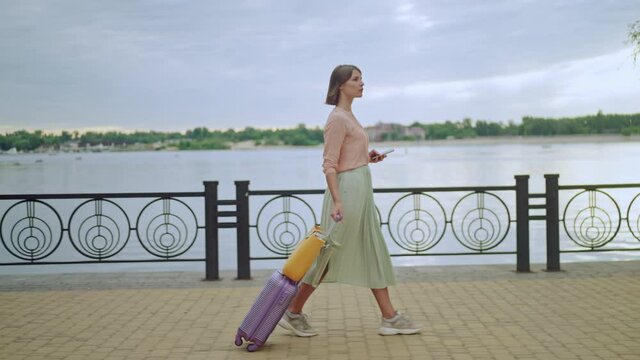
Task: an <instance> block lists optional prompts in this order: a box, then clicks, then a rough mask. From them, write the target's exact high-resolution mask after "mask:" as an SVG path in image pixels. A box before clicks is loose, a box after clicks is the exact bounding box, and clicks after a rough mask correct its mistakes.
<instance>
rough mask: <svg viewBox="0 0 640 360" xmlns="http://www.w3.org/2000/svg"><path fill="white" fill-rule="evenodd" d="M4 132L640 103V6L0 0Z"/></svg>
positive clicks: (433, 116) (618, 109) (481, 113)
mask: <svg viewBox="0 0 640 360" xmlns="http://www.w3.org/2000/svg"><path fill="white" fill-rule="evenodd" d="M0 8H1V9H2V11H1V12H0V131H2V132H5V131H13V130H15V129H29V130H33V129H44V130H50V131H53V130H61V129H67V130H75V129H80V130H86V129H121V130H136V129H138V130H151V129H154V130H162V131H168V130H179V131H181V130H187V129H192V128H194V127H196V126H207V127H209V128H210V129H226V128H243V127H245V126H253V127H260V128H266V127H290V126H295V125H296V124H299V123H304V124H306V125H307V126H321V125H322V124H324V121H325V119H326V115H327V113H328V111H329V110H330V108H329V107H328V106H326V105H324V104H323V101H324V96H325V92H326V88H327V84H328V79H329V74H330V72H331V70H332V69H333V67H334V66H335V65H337V64H342V63H353V64H356V65H358V66H359V67H360V68H361V69H362V70H363V73H364V74H363V76H364V80H365V95H364V97H363V99H360V100H357V101H356V103H355V104H354V111H355V112H356V115H357V116H358V118H359V119H360V121H361V122H362V123H363V124H364V125H371V124H374V123H376V122H378V121H385V122H398V123H403V124H410V123H412V122H414V121H419V122H425V123H428V122H441V121H445V120H454V121H455V120H461V119H463V118H465V117H470V118H472V119H485V120H491V121H504V122H506V121H508V120H514V121H515V122H519V121H520V120H521V118H522V116H526V115H532V116H544V117H560V116H578V115H584V114H594V113H596V112H597V111H598V110H602V111H603V112H605V113H639V112H640V61H639V63H638V64H637V65H635V66H634V63H633V59H632V47H631V45H630V44H628V43H625V41H626V39H627V32H628V26H629V24H631V23H633V22H634V21H636V20H640V2H639V1H638V0H582V1H580V0H574V1H561V0H558V1H554V0H545V1H542V0H541V1H527V0H485V1H480V0H477V1H476V0H456V1H451V0H438V1H433V0H425V1H409V0H401V1H390V0H375V1H372V0H357V1H329V0H324V1H294V0H281V1H279V0H247V1H241V0H234V1H178V0H155V1H151V0H144V1H133V0H131V1H129V0H113V1H111V0H108V1H89V0H75V1H71V0H58V1H49V0H39V1H36V0H20V1H14V0H0Z"/></svg>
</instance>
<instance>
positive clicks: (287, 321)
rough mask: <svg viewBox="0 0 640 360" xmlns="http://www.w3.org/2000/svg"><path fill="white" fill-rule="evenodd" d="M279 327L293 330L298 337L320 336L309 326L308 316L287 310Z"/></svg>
mask: <svg viewBox="0 0 640 360" xmlns="http://www.w3.org/2000/svg"><path fill="white" fill-rule="evenodd" d="M278 325H280V326H281V327H283V328H285V329H287V330H291V331H292V332H293V333H294V334H296V336H301V337H309V336H316V335H318V332H317V331H316V330H315V329H314V328H313V327H311V325H309V318H308V317H307V315H306V314H293V313H291V312H290V311H289V310H287V311H286V312H285V313H284V315H283V316H282V319H280V321H279V322H278Z"/></svg>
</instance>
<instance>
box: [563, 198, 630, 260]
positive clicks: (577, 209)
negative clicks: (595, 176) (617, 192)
mask: <svg viewBox="0 0 640 360" xmlns="http://www.w3.org/2000/svg"><path fill="white" fill-rule="evenodd" d="M569 215H575V217H569ZM562 218H563V219H564V221H563V223H564V230H565V231H566V233H567V235H568V236H569V238H570V239H571V240H572V241H573V242H574V243H576V244H577V245H579V246H582V247H586V248H590V249H595V248H599V247H602V246H604V245H606V244H607V243H608V242H609V241H611V240H612V239H613V238H614V237H615V236H616V234H617V233H618V230H619V229H620V224H621V214H620V208H619V207H618V204H616V202H615V200H613V198H612V197H611V196H610V195H609V194H607V193H605V192H603V191H601V190H585V191H582V192H580V193H578V194H576V195H575V196H574V197H572V198H571V200H569V202H568V203H567V206H566V207H565V209H564V214H563V216H562Z"/></svg>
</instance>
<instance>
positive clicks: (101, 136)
mask: <svg viewBox="0 0 640 360" xmlns="http://www.w3.org/2000/svg"><path fill="white" fill-rule="evenodd" d="M410 126H411V127H420V128H422V129H424V133H425V137H424V138H425V139H427V140H436V139H447V138H457V139H463V138H474V137H483V136H549V135H596V134H622V135H633V134H640V114H629V115H621V114H603V113H602V112H601V111H599V112H598V113H597V114H596V115H588V116H580V117H572V118H558V119H555V118H539V117H531V116H525V117H524V118H522V122H521V123H520V124H515V123H514V122H512V121H509V122H507V123H506V124H505V123H502V122H492V121H487V120H475V121H474V120H472V119H469V118H466V119H463V120H462V121H446V122H444V123H435V124H421V123H418V122H415V123H413V124H412V125H410ZM386 139H388V140H416V137H415V136H404V135H401V134H400V133H398V134H395V135H394V134H391V135H390V136H387V137H386ZM242 141H252V142H254V143H255V144H256V145H258V146H269V145H293V146H310V145H319V144H322V142H323V132H322V129H321V128H319V127H315V128H307V127H306V126H305V125H304V124H300V125H298V126H297V127H295V128H292V129H256V128H253V127H246V128H244V129H242V130H234V129H228V130H209V129H207V128H206V127H197V128H195V129H193V130H188V131H186V132H185V133H180V132H159V131H136V132H133V133H123V132H117V131H108V132H93V131H90V132H86V133H82V134H80V133H79V132H77V131H75V132H68V131H63V132H62V133H60V134H58V135H55V134H47V133H44V132H43V131H41V130H37V131H33V132H29V131H25V130H20V131H16V132H13V133H7V134H4V135H2V134H0V150H2V151H7V150H9V149H12V148H15V149H16V150H17V151H33V150H36V149H52V150H60V149H61V148H62V147H63V146H65V145H68V144H71V143H73V144H76V146H77V147H79V148H86V147H92V146H99V145H103V146H114V147H116V148H122V149H127V147H130V146H133V145H136V144H142V145H147V146H151V145H154V144H155V145H156V146H155V147H154V148H156V149H162V148H167V147H169V148H176V149H180V150H201V149H228V148H229V147H230V144H233V143H238V142H242Z"/></svg>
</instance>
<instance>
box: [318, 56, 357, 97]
mask: <svg viewBox="0 0 640 360" xmlns="http://www.w3.org/2000/svg"><path fill="white" fill-rule="evenodd" d="M353 70H357V71H358V72H359V73H360V74H362V71H360V69H358V67H357V66H355V65H338V66H336V68H335V69H333V72H331V79H330V80H329V90H328V91H327V100H325V102H324V103H325V104H327V105H338V100H339V99H340V90H338V88H339V87H340V86H341V85H342V84H344V83H345V82H346V81H347V80H349V78H350V77H351V74H353Z"/></svg>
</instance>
